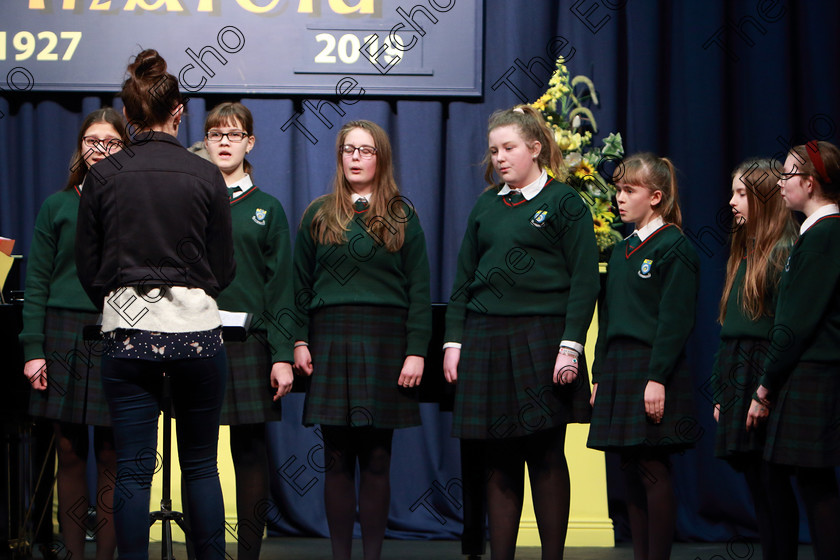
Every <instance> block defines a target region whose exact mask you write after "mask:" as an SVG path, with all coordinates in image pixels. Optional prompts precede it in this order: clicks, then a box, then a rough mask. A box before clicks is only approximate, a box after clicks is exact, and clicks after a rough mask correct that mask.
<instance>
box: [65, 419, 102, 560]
mask: <svg viewBox="0 0 840 560" xmlns="http://www.w3.org/2000/svg"><path fill="white" fill-rule="evenodd" d="M53 429H54V431H55V448H56V452H57V454H58V470H57V473H56V479H57V481H58V518H59V521H61V532H62V534H63V536H64V546H65V548H66V549H67V550H68V551H69V552H70V554H71V556H72V557H74V558H84V557H85V525H84V520H85V518H86V517H87V509H88V497H87V496H88V492H87V458H88V427H87V426H84V425H81V424H69V423H66V422H55V423H53ZM93 448H94V454H95V456H96V469H97V487H98V488H97V491H96V496H97V503H96V525H95V527H93V528H92V529H93V531H94V532H95V534H96V558H97V560H111V559H112V558H113V557H114V552H115V551H116V549H117V537H116V534H115V532H114V510H113V499H114V492H113V490H114V486H113V485H114V480H115V476H116V472H117V454H116V451H114V432H113V430H111V428H105V427H102V426H95V427H94V428H93Z"/></svg>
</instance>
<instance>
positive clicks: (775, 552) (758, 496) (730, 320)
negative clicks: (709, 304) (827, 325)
mask: <svg viewBox="0 0 840 560" xmlns="http://www.w3.org/2000/svg"><path fill="white" fill-rule="evenodd" d="M771 165H772V162H771V160H767V159H760V160H749V161H746V162H744V163H742V164H741V165H739V166H738V167H737V168H736V169H735V171H734V172H733V173H732V198H731V199H730V201H729V205H730V206H731V207H732V213H733V229H732V245H731V251H730V254H729V261H728V262H727V265H726V282H725V284H724V289H723V296H722V297H721V300H720V316H719V321H720V323H721V325H722V328H721V331H720V338H721V341H720V347H719V349H718V353H717V357H716V360H715V367H714V370H713V383H712V387H714V391H715V393H714V395H715V397H714V398H715V410H714V415H715V420H717V421H718V428H717V445H716V448H715V455H717V456H718V457H721V458H723V459H726V461H727V462H728V463H729V464H730V465H731V466H732V468H734V469H735V470H737V471H738V472H741V473H743V474H744V478H745V479H746V482H747V486H748V488H749V490H750V494H751V495H752V498H753V505H754V506H755V512H756V519H757V521H758V533H759V537H760V539H761V551H762V555H763V558H764V560H776V559H778V560H788V559H795V558H796V554H797V548H798V539H799V512H798V511H797V506H796V499H795V498H794V496H793V488H792V486H791V484H790V477H788V476H786V475H782V476H780V475H779V473H778V472H773V471H772V470H771V469H768V463H766V462H764V461H763V460H762V458H761V454H762V452H763V451H764V436H765V433H764V430H763V426H762V429H761V430H753V431H751V432H747V431H746V425H745V422H744V417H745V416H746V414H747V411H748V410H749V407H750V403H751V402H752V398H751V393H752V391H753V390H754V388H755V384H756V383H757V382H758V377H759V376H760V375H761V366H762V365H763V361H764V358H765V357H766V355H767V351H768V347H769V344H770V342H769V336H770V332H771V329H772V328H773V313H774V310H775V307H776V296H777V294H778V288H779V278H780V277H781V274H782V271H783V270H784V266H785V262H786V261H787V257H788V255H789V254H790V250H791V248H792V247H793V243H794V241H796V235H797V232H796V226H795V223H794V221H793V217H792V215H791V212H790V210H789V209H788V208H787V206H785V202H784V199H783V198H782V196H781V194H780V193H779V188H778V186H777V185H776V176H775V174H774V172H773V169H772V167H771ZM771 496H774V499H779V500H781V499H782V497H783V496H784V498H785V500H786V501H787V503H788V504H789V505H790V507H789V508H785V509H784V510H773V509H772V508H771V507H770V499H771ZM773 515H775V516H776V518H775V519H774V518H773Z"/></svg>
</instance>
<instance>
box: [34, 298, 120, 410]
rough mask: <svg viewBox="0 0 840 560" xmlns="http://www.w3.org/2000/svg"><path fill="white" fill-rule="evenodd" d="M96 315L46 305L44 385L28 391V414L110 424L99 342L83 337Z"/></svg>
mask: <svg viewBox="0 0 840 560" xmlns="http://www.w3.org/2000/svg"><path fill="white" fill-rule="evenodd" d="M98 318H99V314H98V313H95V312H87V311H75V310H72V309H58V308H55V307H48V308H47V312H46V317H45V320H44V336H45V338H44V355H45V359H46V360H47V388H46V390H44V391H35V390H32V391H30V392H29V395H30V397H29V413H30V414H31V415H32V416H38V417H42V418H48V419H51V420H58V421H60V422H68V423H72V424H87V425H92V426H110V425H111V415H110V413H109V412H108V402H107V401H106V400H105V393H104V392H103V391H102V376H101V369H100V362H101V357H102V353H103V352H104V350H105V348H104V345H103V343H102V342H101V341H89V342H88V343H87V344H86V343H85V341H84V338H83V331H84V328H85V326H87V325H95V324H97V322H98Z"/></svg>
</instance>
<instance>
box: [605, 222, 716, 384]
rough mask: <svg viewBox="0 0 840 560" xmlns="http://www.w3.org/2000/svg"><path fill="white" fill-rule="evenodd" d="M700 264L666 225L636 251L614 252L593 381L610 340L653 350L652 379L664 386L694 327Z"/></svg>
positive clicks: (624, 243) (620, 249) (678, 234)
mask: <svg viewBox="0 0 840 560" xmlns="http://www.w3.org/2000/svg"><path fill="white" fill-rule="evenodd" d="M699 269H700V261H699V259H698V258H697V253H696V252H695V251H694V247H692V245H691V243H689V241H688V240H687V239H686V238H685V236H683V234H682V232H681V231H680V229H679V228H678V227H677V226H675V225H673V224H665V225H664V226H662V227H661V228H659V229H658V230H656V231H655V232H653V234H651V236H650V237H648V238H647V239H646V240H645V241H644V243H642V244H641V245H639V246H638V247H637V248H636V249H635V250H632V251H631V250H630V248H629V247H628V246H627V240H624V241H622V242H620V243H618V244H617V245H616V246H615V248H614V249H613V252H612V256H611V257H610V263H609V267H608V269H607V293H606V296H605V297H604V304H603V307H602V309H601V313H600V324H599V326H598V342H597V344H596V348H595V365H594V367H593V376H592V378H593V381H594V382H597V375H598V373H599V371H598V369H599V366H600V364H603V363H604V358H605V353H606V351H607V347H608V344H609V341H610V340H613V339H616V338H619V337H626V338H632V339H635V340H638V341H641V342H644V343H645V344H648V345H650V346H651V347H652V352H651V358H650V365H649V368H648V380H651V381H658V382H659V383H662V384H665V382H666V381H667V380H668V378H669V377H670V375H671V374H672V373H673V371H674V369H675V367H676V366H677V362H678V360H679V357H680V354H681V353H682V351H683V348H684V346H685V343H686V341H687V340H688V335H689V334H691V330H692V329H693V328H694V318H695V312H696V307H697V291H698V275H699Z"/></svg>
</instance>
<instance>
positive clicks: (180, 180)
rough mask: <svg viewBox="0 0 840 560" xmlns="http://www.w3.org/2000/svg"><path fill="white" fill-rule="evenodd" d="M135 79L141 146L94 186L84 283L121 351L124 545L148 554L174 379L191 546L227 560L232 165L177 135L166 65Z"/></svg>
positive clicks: (140, 66) (123, 555)
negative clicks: (224, 314) (163, 412)
mask: <svg viewBox="0 0 840 560" xmlns="http://www.w3.org/2000/svg"><path fill="white" fill-rule="evenodd" d="M127 75H128V76H127V78H126V80H125V82H124V83H123V87H122V91H121V92H120V97H121V98H122V100H123V102H124V103H125V109H124V111H125V115H126V117H127V118H129V119H130V121H131V124H132V126H133V127H134V129H135V142H134V143H133V144H132V146H131V152H129V151H128V150H124V151H122V152H119V153H118V154H116V156H114V157H115V165H112V166H107V167H106V168H105V169H103V170H102V171H101V177H100V180H91V178H90V176H88V178H87V179H86V180H85V185H84V191H83V194H82V200H81V202H80V204H79V225H78V228H77V232H76V267H77V269H78V272H79V280H80V281H81V283H82V286H83V287H84V288H85V291H86V292H87V294H88V296H89V297H90V299H91V300H92V301H93V302H94V304H95V305H96V306H97V307H98V308H99V309H102V331H103V335H104V336H105V337H107V340H109V341H110V343H111V344H110V345H109V347H108V349H107V351H106V352H105V355H104V356H103V357H102V385H103V388H104V390H105V396H106V398H107V399H108V405H109V409H110V412H111V418H112V420H113V426H114V442H115V444H116V450H117V484H116V485H115V489H114V504H119V506H116V505H115V508H114V509H115V514H114V517H115V520H116V530H117V547H118V549H119V556H120V559H121V560H131V559H145V558H148V554H149V499H150V486H151V482H152V475H153V474H154V472H155V470H156V468H157V466H158V465H159V463H158V462H157V455H156V454H155V453H154V452H153V451H154V449H156V447H157V423H158V416H159V414H160V406H161V398H162V391H163V375H164V373H165V374H166V376H167V377H168V378H169V379H170V380H171V390H172V406H173V409H174V410H175V411H176V413H177V416H178V422H176V424H175V428H176V430H177V440H178V457H179V460H180V466H181V473H182V476H183V480H184V485H185V487H186V491H185V495H186V496H187V499H188V502H189V504H188V508H189V512H190V519H189V529H190V531H189V532H190V536H191V540H192V542H193V544H194V545H195V550H196V556H197V558H199V560H204V559H209V558H214V559H221V558H223V557H224V555H225V543H224V533H225V531H224V503H223V501H222V489H221V486H220V484H219V473H218V468H217V465H216V451H217V444H218V437H219V412H220V409H221V406H222V399H223V396H224V389H225V377H226V373H225V368H226V363H227V360H226V358H225V349H224V344H223V341H222V337H221V334H222V332H221V320H220V317H219V310H218V307H217V305H216V301H215V299H214V298H215V297H217V296H218V294H219V293H220V292H221V291H222V290H223V289H225V288H226V287H227V286H228V285H229V284H230V283H231V281H232V280H233V277H234V274H235V271H236V264H235V262H234V260H233V239H232V235H231V222H230V203H229V199H228V196H227V189H226V188H225V182H224V180H223V179H222V175H221V173H219V169H218V168H217V167H216V166H215V165H213V164H211V163H210V162H208V161H205V160H203V159H202V158H200V157H198V156H196V155H193V154H190V153H189V152H188V151H187V150H186V149H184V147H183V146H182V145H181V144H180V143H179V142H178V140H177V139H176V135H177V134H178V128H179V126H180V124H181V117H182V114H183V110H184V105H183V103H184V101H183V98H182V96H181V94H180V92H179V91H178V80H177V79H176V78H175V77H174V76H173V75H172V74H170V73H168V72H167V71H166V61H165V60H164V59H163V58H161V56H160V55H159V54H158V53H157V51H154V50H151V49H149V50H144V51H142V52H141V53H139V54H138V55H137V56H136V57H135V59H134V60H133V61H132V62H131V64H129V66H128V68H127ZM116 163H118V164H119V165H116ZM99 167H102V166H99Z"/></svg>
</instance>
